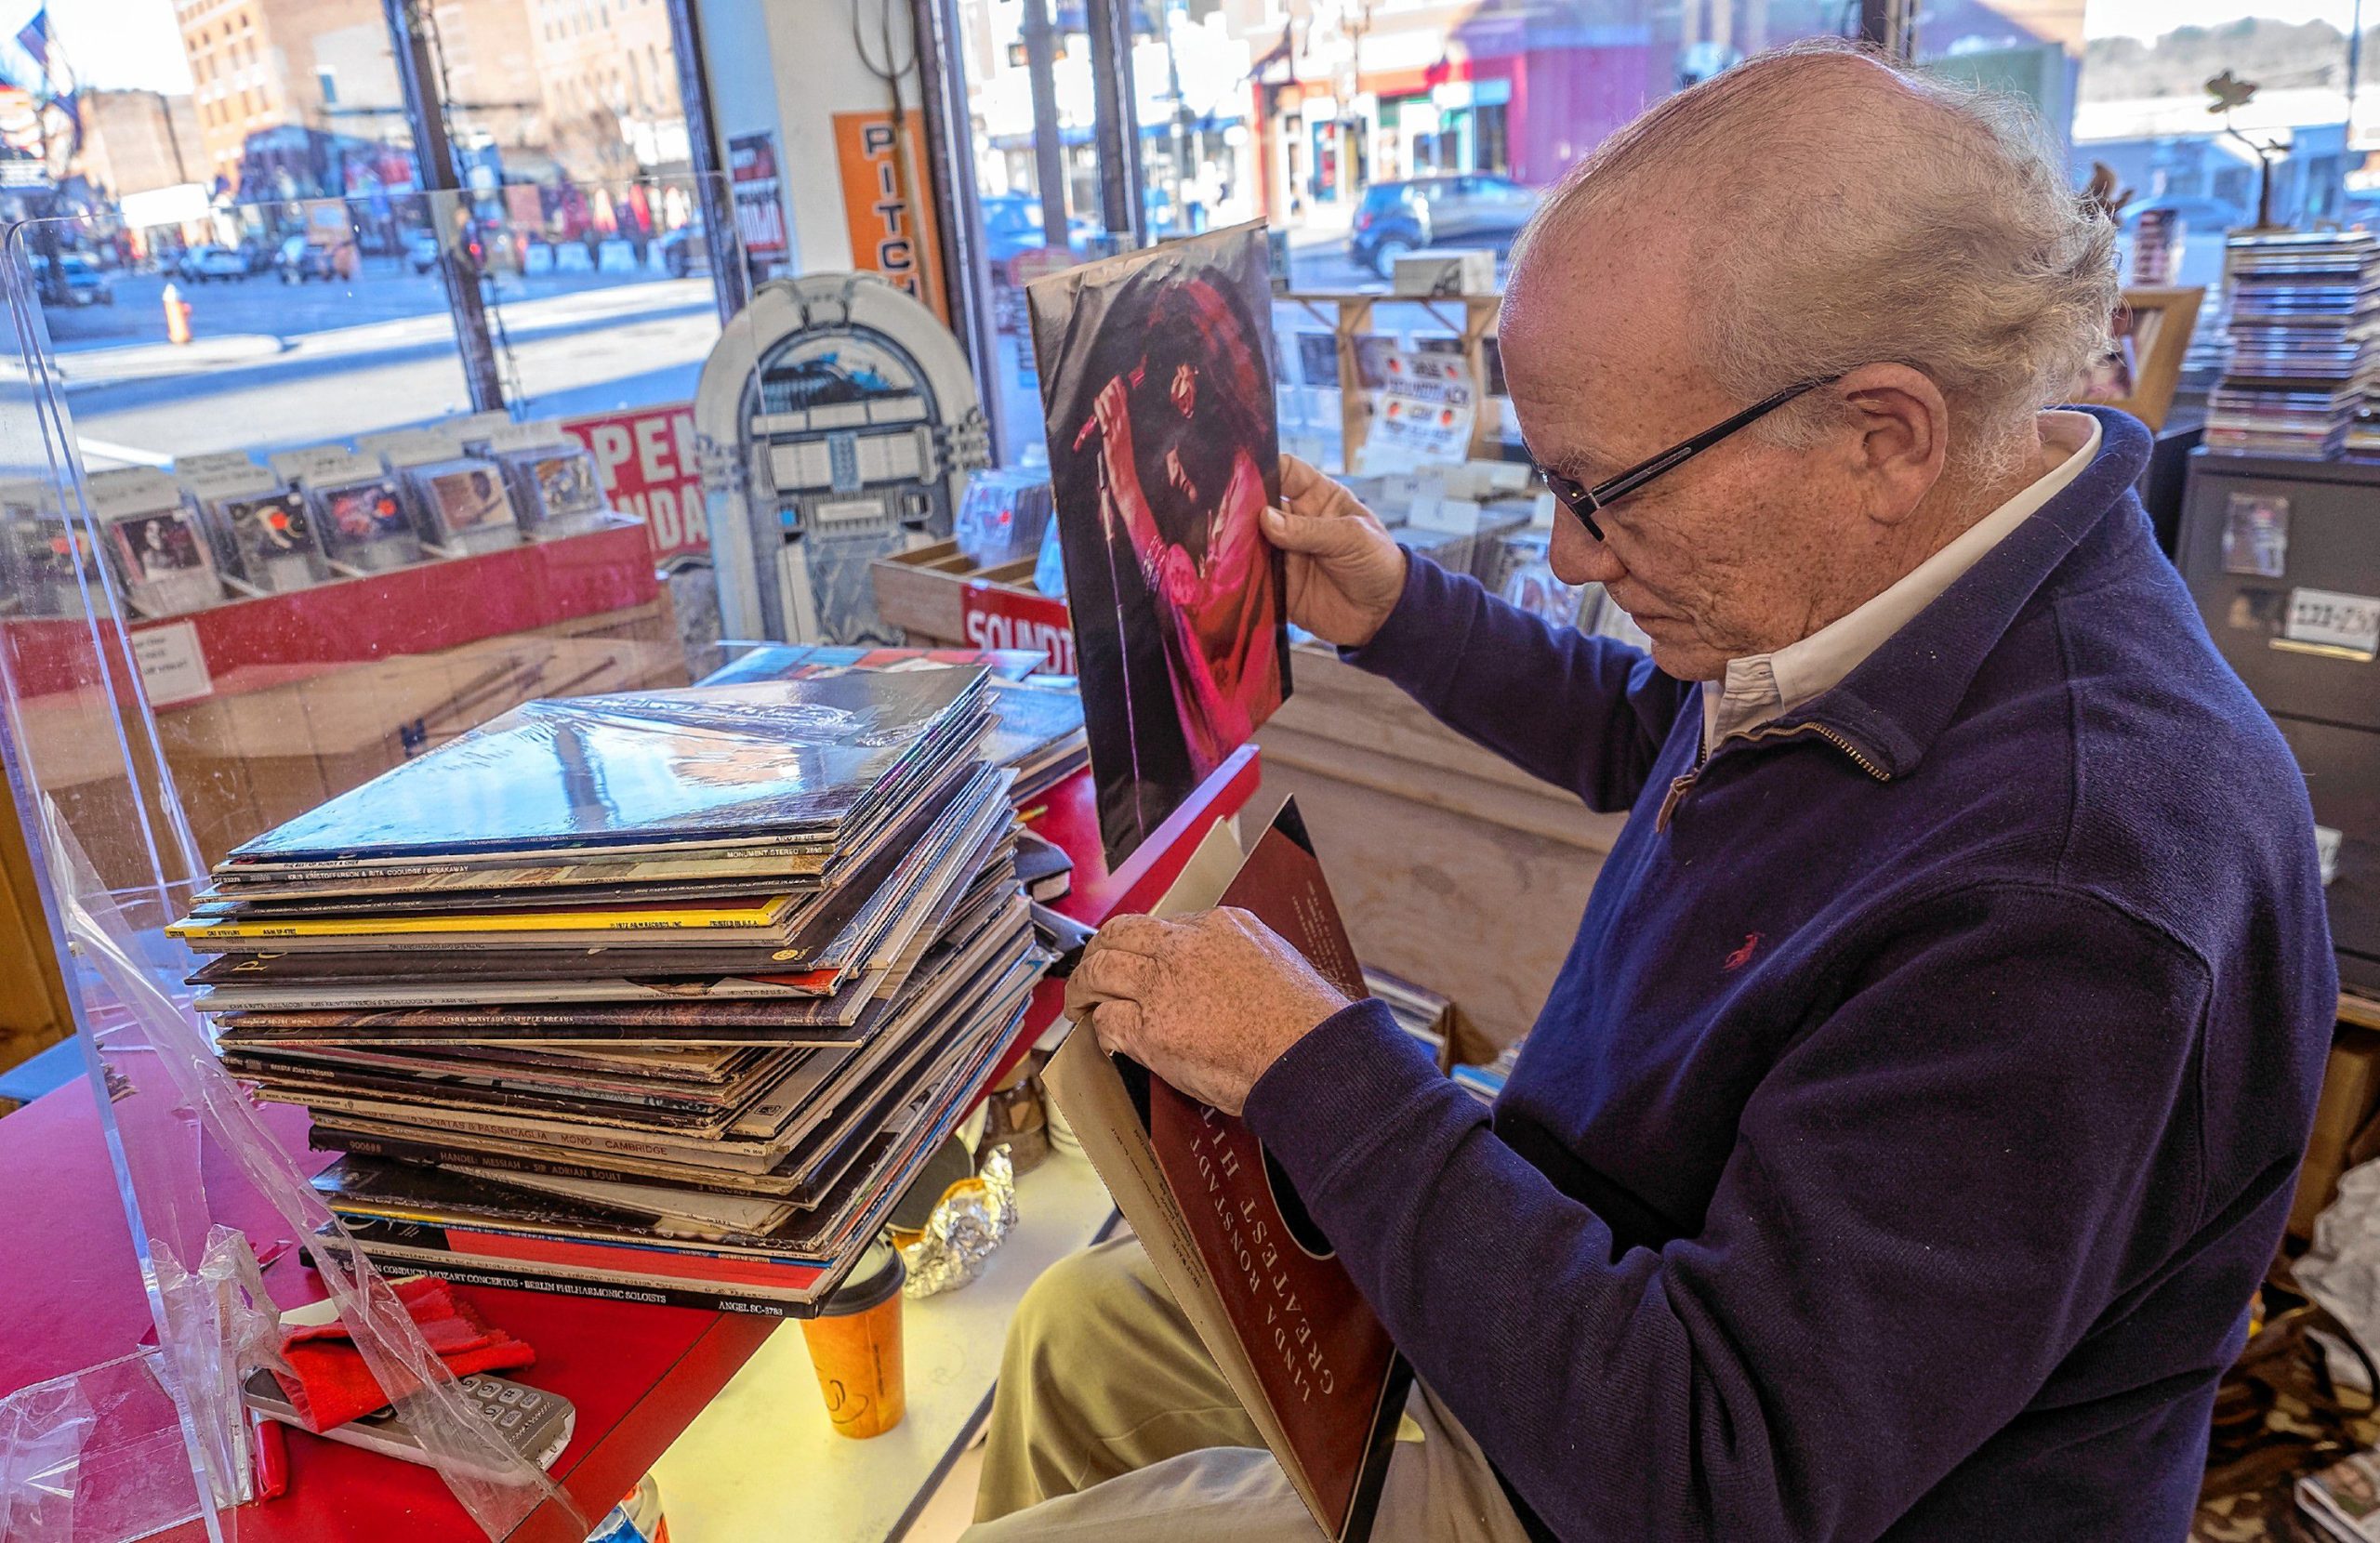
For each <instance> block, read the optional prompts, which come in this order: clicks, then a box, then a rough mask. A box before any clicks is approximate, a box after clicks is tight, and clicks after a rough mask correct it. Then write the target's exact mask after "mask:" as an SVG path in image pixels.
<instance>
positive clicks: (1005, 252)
mask: <svg viewBox="0 0 2380 1543" xmlns="http://www.w3.org/2000/svg"><path fill="white" fill-rule="evenodd" d="M1099 233H1100V228H1099V226H1098V225H1097V224H1096V223H1094V222H1093V221H1091V220H1089V219H1085V218H1080V217H1079V216H1078V217H1076V218H1070V219H1068V220H1067V221H1066V243H1067V245H1068V246H1069V247H1071V248H1072V249H1074V250H1075V251H1078V252H1080V251H1087V250H1089V249H1090V244H1091V240H1092V238H1093V237H1095V236H1097V235H1098V234H1099ZM1049 244H1050V243H1049V241H1048V240H1047V239H1046V238H1045V237H1044V236H1043V234H1042V230H1041V200H1039V199H1038V198H1036V197H1034V196H1033V195H1031V194H1030V193H1017V192H1008V193H994V194H992V195H991V196H990V197H988V198H986V199H985V200H984V255H985V257H987V258H989V259H990V261H991V265H992V270H993V271H994V272H995V273H1005V272H1006V271H1007V270H1008V265H1009V260H1010V259H1011V258H1012V257H1015V256H1016V255H1017V254H1018V253H1019V252H1030V251H1033V250H1035V249H1037V248H1039V247H1044V246H1047V245H1049Z"/></svg>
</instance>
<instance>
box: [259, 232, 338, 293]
mask: <svg viewBox="0 0 2380 1543" xmlns="http://www.w3.org/2000/svg"><path fill="white" fill-rule="evenodd" d="M272 265H273V266H274V267H275V268H277V269H279V270H281V282H282V283H283V284H304V283H305V282H306V281H307V280H308V279H324V280H332V279H337V277H338V264H337V260H336V258H335V257H334V255H333V254H332V252H331V249H330V248H329V247H327V246H317V245H315V244H313V243H311V242H310V241H308V240H307V239H306V238H305V237H304V236H291V237H290V238H289V239H288V240H287V241H284V242H283V243H282V244H281V253H280V256H278V257H274V258H273V260H272Z"/></svg>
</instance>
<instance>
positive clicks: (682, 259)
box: [660, 225, 710, 279]
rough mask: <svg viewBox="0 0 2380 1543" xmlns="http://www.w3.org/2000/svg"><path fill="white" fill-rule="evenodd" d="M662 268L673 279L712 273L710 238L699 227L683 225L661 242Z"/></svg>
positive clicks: (670, 232)
mask: <svg viewBox="0 0 2380 1543" xmlns="http://www.w3.org/2000/svg"><path fill="white" fill-rule="evenodd" d="M660 247H661V266H662V267H663V268H664V269H665V270H668V274H669V276H670V277H671V278H673V279H682V278H684V277H685V276H686V275H687V274H689V273H707V272H709V271H710V238H709V237H708V236H707V235H705V234H704V233H703V230H702V227H701V226H699V225H681V226H680V227H678V229H676V230H674V231H669V232H668V234H666V235H664V236H663V237H662V238H661V241H660Z"/></svg>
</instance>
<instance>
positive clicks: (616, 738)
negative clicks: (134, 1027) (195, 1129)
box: [232, 669, 983, 863]
mask: <svg viewBox="0 0 2380 1543" xmlns="http://www.w3.org/2000/svg"><path fill="white" fill-rule="evenodd" d="M982 682H983V672H982V671H981V670H972V669H945V670H917V671H912V672H904V673H894V674H856V673H854V674H850V675H839V676H831V677H827V678H826V679H814V680H783V681H767V682H762V683H758V684H754V685H748V686H715V687H700V686H697V687H694V688H691V689H687V690H682V691H663V692H624V693H620V694H616V695H610V696H586V697H576V698H572V699H568V700H560V701H539V702H530V703H525V704H523V705H522V706H519V707H516V708H514V709H513V710H512V711H510V712H509V713H506V714H505V715H504V716H502V717H501V718H498V719H494V720H493V721H491V722H489V723H487V724H484V725H483V726H482V727H480V728H478V729H474V730H472V731H471V732H469V733H467V734H463V735H461V736H459V737H457V738H456V739H453V740H450V741H448V742H447V743H446V744H444V745H440V746H439V747H437V748H436V749H434V750H431V751H430V753H428V754H427V755H424V756H420V757H418V758H415V759H413V760H409V761H406V762H404V763H403V764H402V765H400V766H398V767H396V768H394V769H393V770H391V771H389V772H383V773H381V774H380V775H379V776H377V777H376V778H374V779H373V780H372V781H370V782H368V783H365V784H364V785H363V786H361V787H358V788H355V789H353V790H352V791H350V792H348V793H344V794H341V795H340V796H339V797H337V798H333V799H331V800H329V801H328V802H326V803H324V804H322V805H319V806H318V807H316V808H315V809H313V810H312V811H309V812H308V813H306V814H303V815H300V816H298V818H297V819H295V820H291V821H289V822H287V823H286V824H282V825H279V826H277V827H275V828H274V829H272V830H271V831H268V832H266V833H265V834H264V835H262V836H259V837H256V838H255V839H253V840H250V841H248V842H245V843H244V844H243V845H241V846H240V847H238V848H236V849H235V850H234V851H233V852H232V861H233V862H234V863H238V862H240V861H241V860H243V859H277V860H284V861H288V860H299V859H308V860H324V861H328V860H333V859H337V858H339V857H342V856H383V855H394V854H401V853H408V852H461V851H509V850H522V849H539V848H543V847H548V846H551V845H555V844H562V843H567V844H570V845H572V846H575V847H583V848H588V849H594V848H600V847H603V846H605V845H610V844H618V843H629V842H635V841H639V840H654V841H662V842H668V841H679V842H685V843H697V842H700V841H703V840H706V839H707V840H712V841H716V840H718V839H721V838H722V837H729V836H734V837H752V836H757V835H761V834H765V833H770V832H786V831H792V830H800V829H805V828H817V829H822V830H826V831H831V830H833V829H834V828H835V827H836V826H837V825H838V824H840V822H841V821H842V820H843V819H844V818H845V817H846V816H848V815H850V814H852V813H853V811H854V810H855V809H857V808H859V807H860V805H861V804H862V802H863V800H864V798H866V795H868V794H869V793H870V792H871V791H872V790H874V789H875V788H876V787H877V786H878V785H879V784H880V783H882V782H883V781H885V780H886V779H888V778H889V777H891V776H893V774H894V773H895V772H896V770H898V769H900V768H902V767H903V765H904V762H905V759H906V756H907V753H908V752H909V751H910V749H911V748H912V747H913V746H914V745H916V744H917V743H918V742H919V740H920V739H921V738H923V737H925V736H926V735H927V734H928V732H929V731H931V730H932V729H933V728H934V727H935V726H936V725H937V724H938V723H940V722H941V721H942V719H943V718H944V716H945V713H947V712H949V711H950V710H952V709H953V708H954V707H958V708H964V709H972V705H973V703H974V701H975V700H976V699H977V698H978V697H979V696H980V694H981V691H982Z"/></svg>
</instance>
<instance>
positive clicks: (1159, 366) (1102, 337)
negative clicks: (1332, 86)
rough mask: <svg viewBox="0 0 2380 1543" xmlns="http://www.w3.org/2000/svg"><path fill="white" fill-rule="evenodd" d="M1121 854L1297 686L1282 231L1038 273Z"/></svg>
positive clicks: (1095, 770) (1074, 593)
mask: <svg viewBox="0 0 2380 1543" xmlns="http://www.w3.org/2000/svg"><path fill="white" fill-rule="evenodd" d="M1025 295H1026V299H1027V301H1028V304H1029V305H1030V307H1031V310H1032V318H1033V351H1034V356H1035V358H1036V360H1037V361H1038V364H1039V368H1040V376H1041V402H1042V408H1043V415H1044V422H1045V425H1046V427H1047V429H1048V432H1049V441H1050V476H1051V488H1052V491H1053V494H1054V495H1055V502H1056V510H1057V512H1056V518H1057V521H1058V543H1059V548H1060V550H1061V552H1062V553H1063V554H1064V559H1065V568H1066V603H1067V610H1068V611H1069V613H1071V614H1072V617H1073V620H1074V629H1075V648H1076V658H1077V661H1078V668H1079V670H1080V673H1081V677H1082V696H1083V711H1084V717H1085V719H1086V727H1087V728H1088V730H1089V732H1090V739H1091V772H1092V775H1093V777H1094V779H1095V780H1096V782H1097V784H1098V788H1099V817H1100V832H1101V835H1102V837H1103V838H1104V845H1105V847H1106V849H1107V859H1108V862H1109V863H1110V864H1115V863H1118V862H1120V861H1122V859H1123V857H1124V856H1125V854H1126V853H1128V852H1130V851H1131V850H1132V849H1133V848H1134V847H1136V846H1138V845H1139V844H1140V843H1141V841H1142V840H1143V839H1144V838H1145V837H1147V836H1148V835H1149V834H1150V833H1151V832H1153V831H1155V830H1156V829H1157V826H1158V825H1159V824H1162V823H1163V822H1164V820H1165V817H1166V816H1167V815H1168V814H1169V813H1170V812H1172V811H1173V809H1174V808H1175V806H1177V805H1178V804H1180V803H1181V801H1182V800H1183V798H1186V797H1187V796H1188V795H1189V793H1190V791H1191V790H1192V789H1193V788H1195V787H1197V785H1198V783H1199V780H1200V779H1201V778H1203V777H1204V776H1205V775H1206V774H1207V773H1208V772H1210V771H1212V770H1214V768H1215V767H1216V766H1218V765H1220V764H1222V762H1223V759H1224V758H1226V757H1227V756H1229V755H1230V754H1231V752H1232V751H1233V750H1234V749H1236V748H1237V747H1238V745H1241V744H1242V743H1243V742H1245V741H1246V740H1247V739H1248V737H1249V735H1250V733H1252V732H1254V731H1255V729H1256V726H1257V725H1258V724H1261V723H1263V721H1264V720H1265V719H1267V718H1269V717H1271V716H1272V714H1273V710H1274V709H1275V708H1276V707H1278V706H1280V705H1281V703H1282V701H1283V699H1285V698H1286V697H1287V696H1288V695H1289V627H1288V608H1287V604H1286V598H1285V590H1286V585H1285V581H1284V576H1283V564H1282V560H1281V555H1280V554H1279V553H1278V552H1276V550H1274V548H1273V546H1272V544H1271V543H1270V542H1268V541H1267V540H1265V538H1264V532H1263V525H1262V523H1261V521H1260V517H1261V515H1262V514H1263V509H1264V508H1265V506H1266V505H1267V504H1269V503H1272V502H1273V501H1274V500H1276V499H1277V498H1278V497H1279V495H1280V446H1279V436H1278V430H1277V429H1276V421H1275V416H1274V405H1273V371H1272V364H1271V356H1272V349H1273V338H1272V285H1271V280H1270V278H1269V276H1268V274H1267V271H1266V267H1265V253H1264V228H1263V225H1261V224H1250V225H1243V226H1238V227H1235V228H1234V229H1232V230H1228V231H1215V232H1213V233H1212V234H1210V235H1204V236H1197V237H1193V238H1191V239H1189V240H1185V241H1176V242H1169V243H1167V244H1164V245H1162V246H1158V247H1154V248H1151V249H1150V250H1147V251H1144V252H1134V253H1131V254H1129V255H1127V256H1124V257H1114V258H1110V259H1108V260H1106V261H1103V262H1095V263H1091V264H1088V265H1086V266H1084V267H1081V268H1076V269H1071V270H1067V271H1065V272H1063V273H1053V274H1051V275H1050V276H1049V277H1047V278H1044V279H1040V280H1037V281H1036V282H1034V283H1033V284H1030V285H1028V286H1027V287H1026V290H1025Z"/></svg>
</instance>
